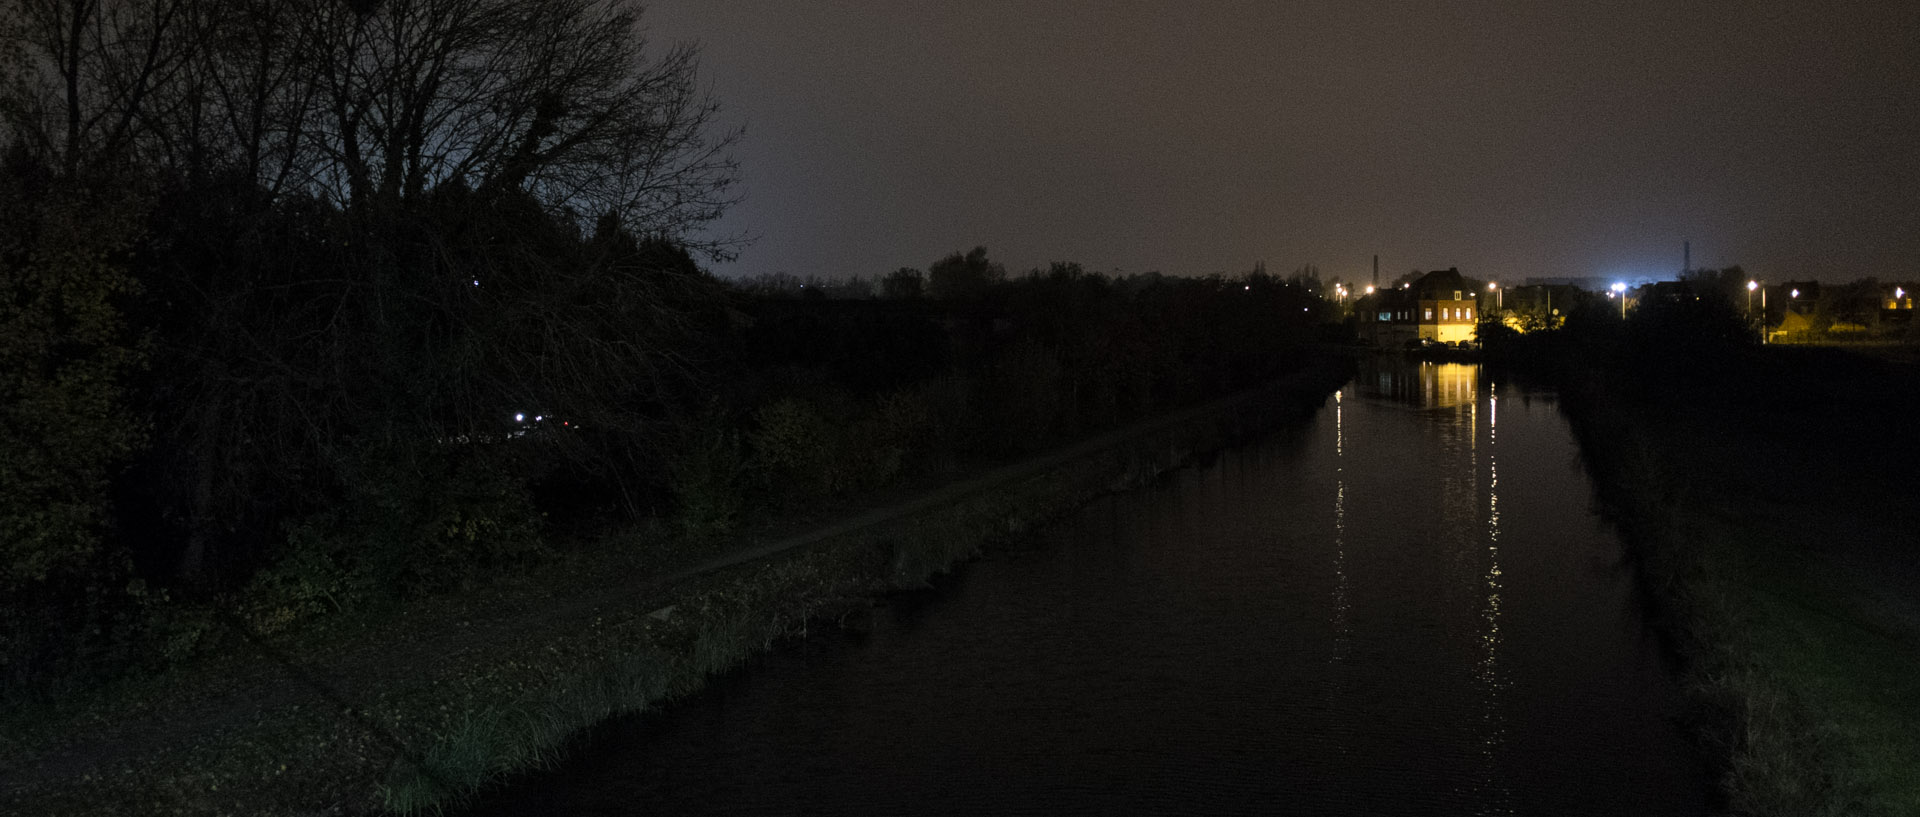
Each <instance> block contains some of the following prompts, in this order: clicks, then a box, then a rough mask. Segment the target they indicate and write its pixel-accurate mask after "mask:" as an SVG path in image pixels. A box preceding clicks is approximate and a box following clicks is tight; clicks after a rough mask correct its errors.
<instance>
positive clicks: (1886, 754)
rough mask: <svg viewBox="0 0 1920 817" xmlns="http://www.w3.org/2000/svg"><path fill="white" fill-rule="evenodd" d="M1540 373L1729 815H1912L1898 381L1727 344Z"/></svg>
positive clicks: (1910, 382)
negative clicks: (1608, 522) (1623, 549)
mask: <svg viewBox="0 0 1920 817" xmlns="http://www.w3.org/2000/svg"><path fill="white" fill-rule="evenodd" d="M1599 360H1600V358H1599V356H1595V357H1594V358H1591V359H1587V360H1562V361H1561V362H1560V365H1561V366H1562V367H1563V368H1562V369H1561V371H1560V373H1559V375H1558V376H1557V377H1556V378H1555V379H1556V380H1557V381H1558V386H1559V388H1560V390H1561V392H1562V395H1563V401H1564V402H1563V405H1565V406H1566V407H1567V411H1568V414H1569V417H1570V420H1571V421H1572V424H1573V427H1574V429H1575V432H1576V434H1577V435H1578V436H1579V438H1580V443H1581V452H1582V458H1583V459H1584V460H1585V463H1586V466H1587V468H1588V470H1589V472H1590V473H1591V475H1592V476H1593V479H1594V483H1595V485H1596V490H1597V491H1598V493H1599V499H1600V501H1601V505H1602V507H1603V509H1604V512H1605V513H1606V514H1607V515H1608V516H1609V517H1610V518H1612V519H1613V520H1614V521H1615V523H1616V524H1617V525H1618V526H1619V528H1620V530H1621V533H1622V536H1623V538H1624V539H1625V540H1626V542H1627V543H1628V545H1629V547H1630V548H1631V550H1632V554H1633V556H1632V558H1634V559H1636V560H1637V561H1638V566H1639V567H1640V569H1641V571H1642V574H1643V577H1644V579H1645V585H1646V587H1647V588H1648V596H1649V600H1650V601H1651V602H1652V603H1653V605H1654V606H1655V608H1656V610H1657V617H1658V619H1659V621H1660V622H1661V624H1662V627H1663V629H1664V630H1665V631H1666V632H1667V633H1668V635H1669V636H1670V638H1671V639H1672V644H1673V646H1674V648H1675V650H1676V651H1677V653H1678V654H1679V655H1680V656H1681V657H1682V659H1683V662H1684V665H1685V678H1686V682H1687V684H1688V686H1689V688H1690V691H1691V694H1692V696H1693V698H1694V700H1695V701H1696V702H1698V704H1699V707H1700V715H1699V717H1698V719H1697V720H1698V722H1697V724H1696V725H1697V727H1698V729H1699V733H1700V734H1701V736H1702V738H1703V740H1705V741H1706V742H1707V743H1708V745H1709V750H1710V753H1711V754H1712V755H1713V756H1715V757H1717V758H1718V759H1719V761H1720V762H1721V764H1722V769H1721V775H1720V776H1721V779H1722V785H1723V789H1724V792H1725V795H1726V798H1727V807H1728V809H1729V810H1730V811H1731V812H1733V813H1735V814H1746V815H1828V814H1833V815H1838V814H1869V815H1912V814H1920V777H1916V776H1915V775H1914V774H1913V770H1914V769H1916V768H1920V604H1916V602H1915V600H1916V599H1920V526H1916V525H1915V523H1914V515H1913V514H1914V509H1915V508H1914V504H1913V501H1914V500H1913V497H1915V496H1916V495H1920V478H1917V477H1920V473H1917V472H1920V469H1917V468H1916V467H1915V462H1916V459H1915V446H1914V442H1913V440H1914V437H1913V434H1912V433H1911V430H1910V427H1909V426H1910V423H1911V421H1912V407H1913V406H1914V405H1916V404H1920V374H1917V373H1916V371H1915V370H1914V368H1913V367H1912V366H1910V365H1907V366H1902V365H1897V364H1892V363H1887V362H1884V361H1870V360H1866V359H1862V358H1857V357H1853V356H1849V355H1845V354H1841V353H1838V352H1834V351H1832V350H1785V349H1739V350H1727V351H1726V352H1725V353H1724V354H1717V355H1710V356H1705V357H1701V358H1696V359H1691V360H1669V361H1668V362H1667V363H1665V364H1648V363H1646V361H1641V367H1640V368H1635V367H1631V366H1621V365H1614V366H1609V365H1606V364H1603V363H1600V362H1599Z"/></svg>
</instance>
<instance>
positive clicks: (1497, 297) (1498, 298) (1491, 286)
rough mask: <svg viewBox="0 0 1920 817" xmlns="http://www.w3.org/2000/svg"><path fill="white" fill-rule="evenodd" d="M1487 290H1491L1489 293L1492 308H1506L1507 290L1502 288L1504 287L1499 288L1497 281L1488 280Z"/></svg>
mask: <svg viewBox="0 0 1920 817" xmlns="http://www.w3.org/2000/svg"><path fill="white" fill-rule="evenodd" d="M1487 291H1488V292H1491V293H1493V308H1494V309H1506V308H1507V291H1506V290H1504V289H1501V288H1500V284H1499V283H1497V282H1494V281H1488V282H1487Z"/></svg>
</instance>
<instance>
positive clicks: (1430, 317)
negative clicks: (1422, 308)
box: [1421, 308, 1433, 321]
mask: <svg viewBox="0 0 1920 817" xmlns="http://www.w3.org/2000/svg"><path fill="white" fill-rule="evenodd" d="M1421 320H1424V321H1430V320H1433V310H1432V309H1431V308H1429V309H1428V310H1427V316H1426V317H1424V318H1421Z"/></svg>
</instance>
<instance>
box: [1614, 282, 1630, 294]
mask: <svg viewBox="0 0 1920 817" xmlns="http://www.w3.org/2000/svg"><path fill="white" fill-rule="evenodd" d="M1613 291H1614V292H1626V291H1627V285H1626V284H1622V283H1617V282H1616V283H1615V284H1614V285H1613Z"/></svg>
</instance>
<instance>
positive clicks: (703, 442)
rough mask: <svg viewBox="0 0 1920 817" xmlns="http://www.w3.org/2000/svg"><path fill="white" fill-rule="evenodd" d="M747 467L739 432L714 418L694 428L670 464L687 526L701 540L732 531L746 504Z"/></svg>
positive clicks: (670, 476) (676, 497) (683, 524)
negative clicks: (712, 420) (744, 499)
mask: <svg viewBox="0 0 1920 817" xmlns="http://www.w3.org/2000/svg"><path fill="white" fill-rule="evenodd" d="M746 469H747V463H746V457H745V455H744V454H743V453H742V452H741V450H740V435H739V433H738V432H735V431H734V430H732V429H730V428H726V427H724V426H721V425H719V424H717V423H714V422H707V423H703V424H700V425H697V426H695V427H694V428H693V429H692V430H691V431H690V432H688V434H687V440H686V442H684V443H683V444H682V445H681V450H680V451H679V452H678V453H677V454H676V455H675V456H673V457H671V458H670V459H669V461H668V463H667V471H668V474H667V487H668V490H669V491H670V492H671V493H672V494H673V498H674V500H675V502H676V503H677V504H678V506H679V507H678V515H677V518H678V521H679V524H680V528H681V530H682V531H684V532H685V533H686V534H687V535H688V536H691V537H693V538H694V539H698V540H706V539H711V538H713V537H716V536H721V535H725V534H727V533H730V532H732V530H733V527H734V525H735V524H736V523H737V522H738V521H739V518H740V513H741V510H742V506H743V505H744V501H743V493H744V490H745V487H746V486H745V481H746Z"/></svg>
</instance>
